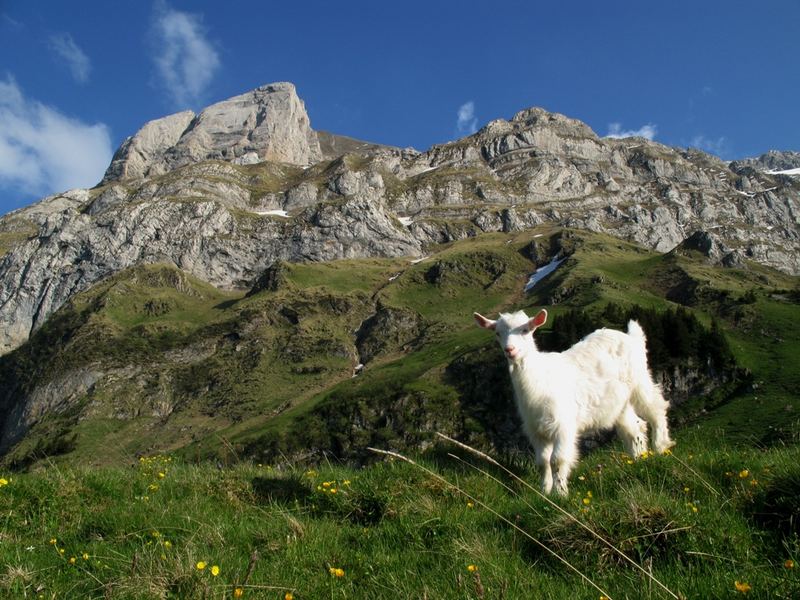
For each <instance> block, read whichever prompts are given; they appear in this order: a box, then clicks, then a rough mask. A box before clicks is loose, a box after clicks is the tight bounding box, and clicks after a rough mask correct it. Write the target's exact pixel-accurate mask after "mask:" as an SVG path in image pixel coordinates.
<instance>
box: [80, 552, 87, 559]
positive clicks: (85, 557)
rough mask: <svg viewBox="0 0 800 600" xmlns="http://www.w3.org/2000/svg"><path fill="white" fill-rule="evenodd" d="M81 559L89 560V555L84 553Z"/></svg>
mask: <svg viewBox="0 0 800 600" xmlns="http://www.w3.org/2000/svg"><path fill="white" fill-rule="evenodd" d="M81 558H82V559H83V560H89V555H88V554H86V552H84V553H83V554H81Z"/></svg>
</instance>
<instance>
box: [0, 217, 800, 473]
mask: <svg viewBox="0 0 800 600" xmlns="http://www.w3.org/2000/svg"><path fill="white" fill-rule="evenodd" d="M558 251H563V252H565V253H567V254H568V255H569V257H568V258H567V260H566V261H565V262H564V263H563V264H562V265H561V267H560V268H559V269H558V270H557V271H556V272H555V273H554V274H553V275H551V276H550V277H549V278H548V279H546V280H544V281H543V282H542V283H540V284H539V286H537V288H536V289H535V290H534V293H532V294H529V295H525V294H524V293H523V288H524V284H525V281H526V280H527V276H528V275H529V273H530V272H531V271H533V270H534V268H535V264H534V263H533V262H532V261H531V259H530V258H529V256H531V255H536V256H539V257H540V258H541V257H545V260H546V257H547V256H549V255H551V254H553V253H555V252H558ZM541 305H547V306H548V309H549V310H550V312H551V324H552V322H557V321H558V319H559V318H565V319H567V320H574V319H576V318H577V316H576V314H574V313H573V312H572V311H574V310H576V309H580V310H582V311H584V312H583V313H581V315H588V316H586V317H584V316H580V318H581V319H582V320H585V321H586V322H587V323H589V324H590V325H591V324H592V323H595V322H596V323H598V324H610V325H612V326H622V325H624V323H623V322H622V321H620V322H619V323H617V322H615V321H614V319H609V318H607V316H608V315H609V314H611V313H615V312H620V311H619V310H616V308H615V307H620V310H623V311H624V310H627V309H626V307H631V306H634V305H635V306H640V307H644V308H645V309H656V310H659V311H663V310H665V309H668V308H670V307H676V306H679V305H683V306H684V307H685V308H686V310H687V311H689V313H690V314H692V315H695V316H696V317H697V318H698V319H699V321H700V322H702V323H705V325H706V326H711V325H712V321H713V323H715V324H716V325H715V327H717V328H718V329H720V330H722V331H724V332H726V335H727V336H728V338H729V340H730V343H731V346H732V349H733V351H734V354H735V355H736V360H737V361H738V363H739V364H740V365H741V366H742V367H744V368H747V369H749V370H751V371H752V377H753V381H754V385H753V386H750V387H747V388H745V387H741V386H740V387H741V389H740V390H739V391H738V393H737V394H735V395H733V396H731V394H730V393H729V392H731V389H730V388H729V387H728V388H725V390H727V391H726V393H724V394H723V393H722V392H720V393H719V394H716V395H713V394H712V395H704V396H703V397H701V398H696V399H693V400H692V401H691V402H689V403H687V404H686V405H685V406H684V407H682V409H681V422H683V423H692V424H700V423H703V422H705V421H708V423H709V425H713V426H714V427H718V428H720V429H721V430H722V431H724V435H726V436H730V437H731V439H732V440H734V441H735V440H738V441H743V442H746V443H751V442H753V441H754V440H755V441H758V442H760V443H764V444H770V443H775V442H779V441H781V440H790V439H793V436H796V435H797V431H798V423H797V420H796V419H794V418H793V414H794V411H795V410H796V409H799V408H800V407H799V406H797V399H796V397H795V394H794V390H795V389H796V387H797V386H796V384H797V377H798V375H797V374H798V372H800V368H798V367H800V365H798V359H797V352H796V350H797V348H796V346H797V340H798V339H800V336H798V326H797V324H796V319H793V315H796V313H797V294H796V278H791V277H787V276H783V275H781V274H778V273H776V272H774V271H770V270H768V269H763V268H760V267H758V266H755V265H751V266H750V267H749V268H748V269H747V270H742V269H738V270H722V269H718V268H712V267H709V266H708V265H707V264H706V263H705V262H704V261H703V260H702V258H701V257H698V256H695V255H691V254H686V255H684V254H680V253H675V254H672V255H665V256H662V255H658V254H655V253H652V252H649V251H645V250H643V249H641V248H639V247H637V246H635V245H633V244H629V243H627V242H623V241H620V240H618V239H615V238H611V237H608V236H602V235H597V234H591V233H586V232H580V233H579V232H572V231H561V230H556V229H551V228H542V229H541V230H535V231H530V232H524V233H518V234H512V235H505V234H490V235H485V236H480V237H478V238H471V239H467V240H463V241H461V242H457V243H454V244H451V245H448V246H445V247H441V248H437V249H435V251H434V252H432V254H431V256H429V257H428V258H427V259H426V260H424V261H422V262H418V263H411V262H409V261H407V260H403V259H397V260H386V259H371V260H355V261H339V262H333V263H325V264H321V263H320V264H301V265H298V264H294V265H289V264H282V265H276V266H275V267H273V268H272V269H270V271H269V272H268V273H267V274H265V276H264V277H263V278H262V280H261V281H260V282H259V284H258V285H257V287H256V288H255V289H254V290H253V291H252V292H251V293H250V294H247V295H245V294H241V293H239V294H233V293H226V292H220V291H218V290H215V289H213V288H211V287H210V286H208V285H206V284H204V283H202V282H200V281H197V280H194V279H193V278H191V277H190V276H187V275H185V274H183V273H181V272H179V271H177V270H175V269H174V268H172V267H167V266H163V265H154V266H142V267H137V268H135V269H131V270H129V271H126V272H124V273H121V274H118V275H117V276H115V277H113V278H110V279H109V280H107V281H105V282H103V283H101V284H99V285H98V286H96V287H95V288H93V289H92V290H90V291H89V292H86V293H84V294H81V295H79V296H78V297H76V298H75V299H74V300H73V301H72V302H70V303H69V305H68V306H66V307H65V308H64V309H62V310H61V311H59V313H57V314H56V315H55V316H54V318H53V319H51V320H50V322H48V324H46V325H45V326H44V327H43V328H42V329H41V330H40V331H39V332H37V334H36V335H34V336H33V338H32V339H31V341H30V342H29V343H28V344H26V345H25V346H23V347H22V348H20V349H19V350H17V351H16V352H14V353H12V354H10V355H8V356H6V357H3V358H2V359H0V382H2V384H3V385H2V386H0V387H2V388H3V389H6V390H10V392H9V393H7V394H6V396H5V399H4V400H3V402H5V403H6V406H8V405H9V404H11V403H13V401H14V400H15V399H17V398H19V397H21V396H25V395H26V394H30V393H31V392H32V391H34V390H37V389H42V388H43V387H45V384H48V383H50V384H51V385H52V386H58V387H59V388H61V389H69V388H70V385H72V380H71V379H70V377H73V378H75V377H77V376H76V375H75V374H83V375H85V374H86V373H89V374H94V375H95V376H96V377H95V379H96V381H94V382H93V383H92V385H90V386H88V389H83V388H80V386H78V387H77V388H76V391H75V393H74V394H72V395H71V396H69V397H68V399H67V401H65V402H63V403H62V404H61V405H59V406H58V407H57V409H56V410H55V411H50V412H45V413H44V414H43V415H42V416H41V417H39V418H37V419H35V420H33V425H32V427H31V430H30V432H29V434H28V435H27V436H26V437H25V438H24V439H23V440H22V441H21V442H20V443H19V444H17V445H16V446H15V447H14V448H11V449H10V452H8V454H7V455H6V457H5V461H6V462H7V463H13V464H18V465H25V464H30V463H31V461H36V460H39V459H41V458H42V457H44V456H47V455H51V456H54V457H56V460H58V458H57V456H58V455H61V454H64V452H65V451H68V454H67V455H68V456H69V457H70V460H76V461H79V462H88V463H92V464H108V463H116V464H125V463H127V462H130V461H131V460H132V459H134V458H135V456H136V455H138V454H141V453H152V452H156V451H174V450H180V451H181V452H183V454H184V455H185V456H187V457H192V458H196V457H217V458H222V459H224V460H228V459H230V457H232V456H239V457H242V456H256V457H258V459H259V460H272V459H274V458H275V457H276V456H280V455H284V456H298V457H299V456H301V455H308V456H312V457H317V458H319V457H320V456H322V455H323V454H326V453H327V454H332V455H334V456H337V455H338V456H343V457H356V456H361V457H363V456H364V452H363V447H364V446H366V445H367V444H368V443H383V444H387V445H389V444H391V445H393V447H397V448H414V447H422V446H424V445H426V444H427V443H429V440H430V436H431V434H432V432H434V431H436V430H443V431H448V432H451V433H455V434H459V435H463V436H465V439H470V440H471V441H472V442H474V443H478V444H479V445H481V446H482V447H485V448H495V449H499V450H503V451H506V450H513V449H514V447H516V448H517V449H521V450H523V451H524V450H525V448H526V444H525V442H524V440H523V439H522V438H521V437H520V436H519V434H518V432H516V431H515V425H514V422H513V418H514V415H513V413H514V410H513V406H512V405H511V403H510V393H509V389H508V382H507V376H506V374H505V373H504V367H503V359H502V357H501V356H500V353H499V352H498V351H497V350H496V348H495V347H494V342H493V340H492V339H490V337H489V336H486V335H485V332H483V331H481V330H479V329H478V328H476V327H475V326H474V324H473V321H472V318H471V314H472V312H473V311H476V310H477V311H480V312H483V313H485V314H496V312H498V311H500V310H510V309H517V308H526V309H529V310H531V311H532V310H535V309H536V308H537V307H539V306H541ZM609 305H613V306H612V308H615V310H611V309H609V308H608V307H609ZM551 324H548V325H547V326H546V327H545V328H544V330H543V331H542V332H541V335H540V340H541V341H542V342H543V343H546V342H547V340H548V335H551V332H550V331H549V330H548V327H550V326H551ZM659 331H660V333H659V334H658V335H659V336H660V337H669V336H671V335H672V334H671V333H670V332H669V331H663V329H662V330H659ZM365 356H367V357H368V358H369V359H370V360H369V361H368V362H367V364H366V368H365V369H364V371H363V372H362V374H361V375H359V376H358V377H355V378H354V377H352V375H353V372H354V371H353V369H354V367H355V366H356V364H357V363H358V362H359V361H360V360H361V359H362V358H364V357H365ZM696 362H697V361H696V360H695V364H693V365H691V366H692V368H693V369H694V371H696V372H697V373H699V374H700V375H701V376H709V375H711V376H713V375H714V374H713V373H709V371H713V369H711V368H710V367H706V366H704V365H698V364H696ZM664 368H666V367H664ZM723 380H725V377H722V379H720V382H722V381H723ZM467 381H469V382H470V383H469V384H468V385H467V384H466V383H465V382H467ZM484 382H486V383H485V384H484ZM85 387H86V386H85ZM706 387H707V388H708V387H709V386H706ZM709 389H710V388H709ZM676 414H677V413H676ZM741 414H747V418H746V419H742V418H739V416H740V415H741ZM509 419H511V420H509ZM487 432H488V433H487ZM505 438H511V439H512V442H513V443H510V444H507V445H506V446H505V447H499V446H498V443H497V442H498V440H502V439H505Z"/></svg>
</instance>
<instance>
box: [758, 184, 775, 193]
mask: <svg viewBox="0 0 800 600" xmlns="http://www.w3.org/2000/svg"><path fill="white" fill-rule="evenodd" d="M777 189H778V186H777V185H776V186H775V187H771V188H767V189H765V190H761V191H760V192H758V193H759V194H766V193H767V192H771V191H772V190H777Z"/></svg>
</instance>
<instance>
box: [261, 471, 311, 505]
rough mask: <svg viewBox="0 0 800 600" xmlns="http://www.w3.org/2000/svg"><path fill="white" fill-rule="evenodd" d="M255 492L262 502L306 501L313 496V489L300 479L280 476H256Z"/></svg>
mask: <svg viewBox="0 0 800 600" xmlns="http://www.w3.org/2000/svg"><path fill="white" fill-rule="evenodd" d="M251 485H252V486H253V492H254V493H255V495H256V497H257V498H258V499H259V500H261V501H262V502H277V503H293V502H295V501H298V502H304V501H306V500H308V499H309V498H310V497H311V490H310V489H309V488H308V486H307V485H305V484H304V483H303V482H301V481H300V480H298V479H283V478H278V477H254V478H253V481H252V482H251Z"/></svg>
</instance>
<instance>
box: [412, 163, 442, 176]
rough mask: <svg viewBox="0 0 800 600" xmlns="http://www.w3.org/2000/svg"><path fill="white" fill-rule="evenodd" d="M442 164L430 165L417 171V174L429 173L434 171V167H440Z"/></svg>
mask: <svg viewBox="0 0 800 600" xmlns="http://www.w3.org/2000/svg"><path fill="white" fill-rule="evenodd" d="M441 166H442V165H436V166H435V167H428V168H427V169H423V170H422V171H420V172H419V173H417V175H422V174H423V173H429V172H431V171H433V170H434V169H438V168H439V167H441Z"/></svg>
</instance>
